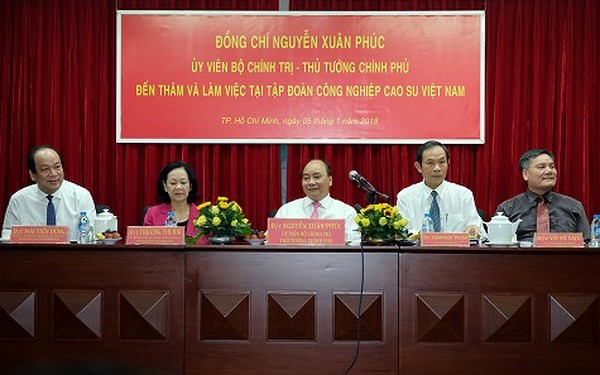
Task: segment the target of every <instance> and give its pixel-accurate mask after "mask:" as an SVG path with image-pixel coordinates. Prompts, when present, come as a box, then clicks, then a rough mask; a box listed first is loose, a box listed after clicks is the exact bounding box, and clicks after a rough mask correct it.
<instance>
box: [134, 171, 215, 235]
mask: <svg viewBox="0 0 600 375" xmlns="http://www.w3.org/2000/svg"><path fill="white" fill-rule="evenodd" d="M196 199H198V179H197V178H196V174H195V173H194V171H193V170H192V168H190V166H189V165H187V164H186V163H184V162H182V161H175V162H172V163H170V164H168V165H166V166H165V167H164V168H163V169H162V170H161V171H160V173H159V174H158V179H157V180H156V200H157V201H158V202H159V204H158V205H156V206H152V207H150V208H149V209H148V211H147V212H146V216H144V225H154V226H164V225H165V220H166V219H167V216H168V214H169V212H171V211H172V212H173V213H175V220H177V225H178V226H182V227H185V228H186V230H185V235H186V236H188V237H193V236H195V235H196V234H197V230H196V229H195V228H194V220H195V219H196V218H197V217H198V208H197V205H196V204H194V202H195V201H196ZM207 243H208V241H207V239H206V238H200V239H199V240H198V242H197V244H207Z"/></svg>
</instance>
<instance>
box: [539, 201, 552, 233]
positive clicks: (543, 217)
mask: <svg viewBox="0 0 600 375" xmlns="http://www.w3.org/2000/svg"><path fill="white" fill-rule="evenodd" d="M536 229H537V232H538V233H548V232H550V215H549V214H548V205H547V204H546V202H545V201H544V198H542V197H540V198H539V201H538V206H537V217H536Z"/></svg>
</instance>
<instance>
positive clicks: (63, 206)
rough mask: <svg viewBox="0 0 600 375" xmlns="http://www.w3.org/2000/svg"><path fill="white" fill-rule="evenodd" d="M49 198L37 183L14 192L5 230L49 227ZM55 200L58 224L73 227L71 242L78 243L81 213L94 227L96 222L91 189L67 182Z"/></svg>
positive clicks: (6, 217)
mask: <svg viewBox="0 0 600 375" xmlns="http://www.w3.org/2000/svg"><path fill="white" fill-rule="evenodd" d="M47 195H48V194H46V193H44V192H43V191H41V190H40V188H39V187H38V185H37V184H33V185H29V186H26V187H24V188H22V189H21V190H19V191H17V192H16V193H14V194H13V195H12V196H11V197H10V201H9V202H8V207H7V208H6V214H5V215H4V224H3V225H2V227H3V228H4V229H10V228H11V227H12V226H13V225H46V208H47V207H48V199H46V196H47ZM52 197H53V198H52V203H54V209H55V211H56V225H66V226H67V227H69V239H70V240H71V241H75V240H76V239H77V219H78V217H79V213H80V212H82V211H85V212H86V213H87V215H88V217H89V218H90V221H91V223H92V224H93V223H94V221H95V220H96V205H95V204H94V200H93V199H92V195H91V194H90V192H89V191H88V190H87V189H85V188H83V187H81V186H79V185H76V184H74V183H72V182H69V181H67V180H63V183H62V185H61V186H60V188H59V189H58V190H57V191H56V192H55V193H54V194H52Z"/></svg>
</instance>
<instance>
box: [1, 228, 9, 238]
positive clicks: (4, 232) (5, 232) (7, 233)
mask: <svg viewBox="0 0 600 375" xmlns="http://www.w3.org/2000/svg"><path fill="white" fill-rule="evenodd" d="M9 239H10V229H2V241H8V240H9Z"/></svg>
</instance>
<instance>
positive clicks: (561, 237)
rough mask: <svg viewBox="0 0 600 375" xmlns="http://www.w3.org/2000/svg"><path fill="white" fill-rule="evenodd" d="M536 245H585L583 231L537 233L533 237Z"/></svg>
mask: <svg viewBox="0 0 600 375" xmlns="http://www.w3.org/2000/svg"><path fill="white" fill-rule="evenodd" d="M533 245H534V246H536V247H583V234H581V233H536V234H535V236H534V237H533Z"/></svg>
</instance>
